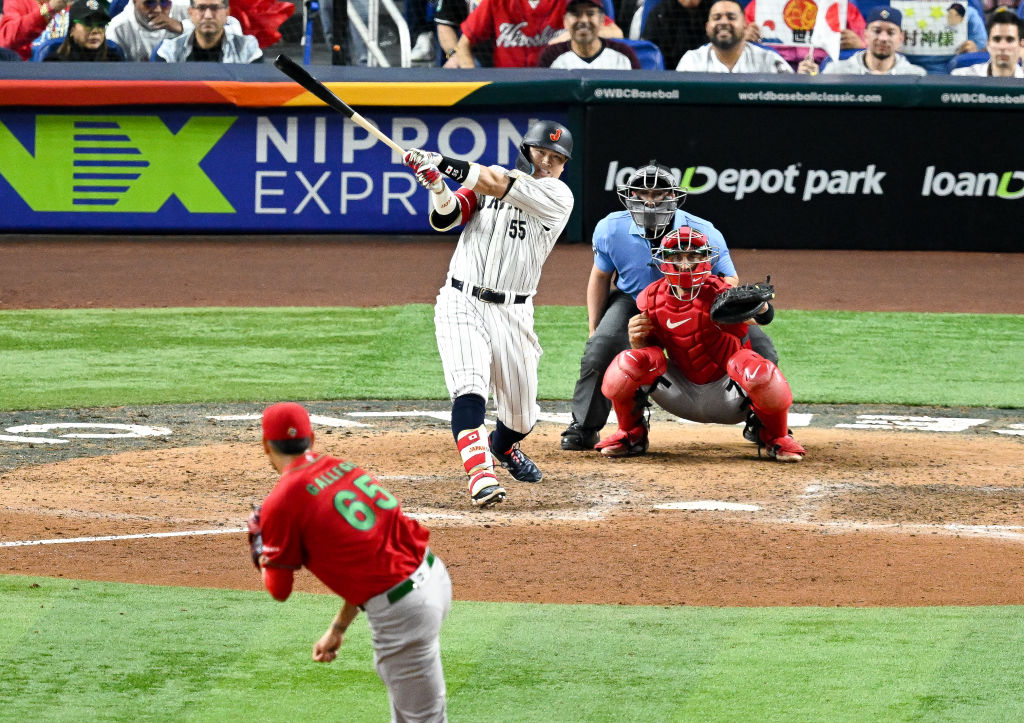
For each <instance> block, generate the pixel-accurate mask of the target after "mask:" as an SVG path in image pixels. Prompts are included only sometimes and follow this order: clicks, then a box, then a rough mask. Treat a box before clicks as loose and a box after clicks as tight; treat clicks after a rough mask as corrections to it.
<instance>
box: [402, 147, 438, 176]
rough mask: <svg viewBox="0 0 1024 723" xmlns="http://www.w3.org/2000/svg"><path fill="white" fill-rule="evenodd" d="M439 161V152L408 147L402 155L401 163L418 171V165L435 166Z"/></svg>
mask: <svg viewBox="0 0 1024 723" xmlns="http://www.w3.org/2000/svg"><path fill="white" fill-rule="evenodd" d="M440 162H441V154H440V153H434V152H432V151H422V150H420V149H419V148H410V149H409V150H407V151H406V152H405V155H404V156H402V163H404V164H405V165H407V166H409V168H411V169H412V170H414V171H418V170H419V169H420V166H436V165H437V164H438V163H440Z"/></svg>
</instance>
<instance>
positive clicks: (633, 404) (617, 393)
mask: <svg viewBox="0 0 1024 723" xmlns="http://www.w3.org/2000/svg"><path fill="white" fill-rule="evenodd" d="M667 369H668V362H666V361H665V354H664V352H662V350H661V349H660V348H658V347H656V346H647V347H644V348H643V349H627V350H626V351H624V352H621V353H620V354H619V355H618V356H616V357H615V358H614V359H612V363H611V364H609V365H608V370H607V371H606V372H605V373H604V381H603V382H602V383H601V393H602V394H604V395H605V396H606V397H608V399H610V400H611V402H612V406H613V407H614V408H615V416H616V417H618V419H619V429H624V430H625V429H632V428H633V427H636V426H637V424H638V423H639V422H640V418H641V417H642V416H643V407H642V406H640V405H638V404H637V401H636V393H637V391H639V389H640V387H644V386H647V385H648V384H653V383H654V381H655V380H656V379H657V378H658V377H660V376H661V375H662V374H664V373H665V371H666V370H667Z"/></svg>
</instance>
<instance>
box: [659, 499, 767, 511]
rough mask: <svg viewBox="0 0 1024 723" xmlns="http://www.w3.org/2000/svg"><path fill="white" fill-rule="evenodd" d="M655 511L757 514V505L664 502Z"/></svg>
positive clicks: (711, 502)
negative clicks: (725, 511) (728, 511)
mask: <svg viewBox="0 0 1024 723" xmlns="http://www.w3.org/2000/svg"><path fill="white" fill-rule="evenodd" d="M654 509H656V510H730V511H737V512H758V511H759V510H760V509H761V508H760V507H758V506H757V505H745V504H742V503H740V502H723V501H721V500H691V501H690V502H666V503H665V504H663V505H655V506H654Z"/></svg>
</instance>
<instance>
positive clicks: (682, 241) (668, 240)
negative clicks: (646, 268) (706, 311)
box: [651, 226, 718, 301]
mask: <svg viewBox="0 0 1024 723" xmlns="http://www.w3.org/2000/svg"><path fill="white" fill-rule="evenodd" d="M651 253H652V255H653V256H654V260H655V261H657V262H658V268H659V269H661V273H663V274H665V278H667V279H668V283H669V284H670V285H671V286H672V293H673V294H675V295H676V297H677V298H679V299H683V300H684V301H692V300H693V299H695V298H697V292H698V291H700V287H701V286H703V285H704V282H705V281H707V278H708V277H709V276H711V265H712V264H713V263H714V261H715V257H717V256H718V254H717V253H716V252H715V249H714V247H713V246H712V245H711V244H710V243H709V242H708V237H707V236H705V235H704V234H703V233H701V232H700V231H698V230H697V229H695V228H690V227H689V226H681V227H679V228H677V229H676V230H674V231H670V232H668V233H667V234H665V237H664V238H662V239H661V243H659V244H658V245H657V246H655V247H654V248H653V249H652V250H651Z"/></svg>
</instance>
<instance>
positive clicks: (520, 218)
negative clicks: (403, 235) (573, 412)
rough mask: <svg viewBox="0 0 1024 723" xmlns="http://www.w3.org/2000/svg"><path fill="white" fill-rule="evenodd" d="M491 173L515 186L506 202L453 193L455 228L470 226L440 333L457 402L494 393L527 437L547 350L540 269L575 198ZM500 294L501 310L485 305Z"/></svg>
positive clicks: (522, 176) (439, 315)
mask: <svg viewBox="0 0 1024 723" xmlns="http://www.w3.org/2000/svg"><path fill="white" fill-rule="evenodd" d="M491 168H492V170H494V171H496V172H498V173H504V174H507V175H508V176H509V177H510V178H511V179H512V182H511V184H510V185H509V188H508V190H507V191H506V193H505V195H504V197H503V198H501V199H498V198H493V197H491V196H484V195H478V194H476V193H474V192H473V191H470V190H469V189H466V188H460V189H459V190H458V191H456V192H455V198H456V199H457V201H458V203H459V210H460V216H459V219H460V220H459V221H456V223H460V222H466V221H467V219H468V223H466V227H465V229H463V231H462V235H461V236H460V237H459V243H458V245H457V246H456V247H455V253H454V254H453V256H452V260H451V264H450V265H449V267H448V276H447V278H446V279H445V284H444V286H443V287H442V288H441V291H440V293H438V295H437V304H436V305H435V307H434V326H435V330H436V334H437V347H438V351H439V352H440V355H441V363H442V365H443V367H444V376H445V383H446V384H447V385H448V393H449V395H450V396H451V398H452V399H453V400H454V399H455V398H456V397H459V396H461V395H464V394H477V395H479V396H481V397H483V398H484V399H487V397H488V395H489V392H490V390H491V389H493V390H494V401H495V403H496V405H497V409H498V419H500V420H501V421H502V423H503V424H504V425H505V426H506V427H509V428H510V429H512V430H515V431H516V432H520V433H522V434H526V433H527V432H529V431H530V430H531V429H532V428H533V425H534V424H535V423H536V422H537V415H538V412H539V408H538V406H537V364H538V362H539V361H540V355H541V348H540V344H539V343H538V341H537V335H536V334H535V333H534V330H533V296H534V294H536V293H537V283H538V282H539V281H540V272H541V267H542V266H543V265H544V261H545V260H546V259H547V257H548V254H549V253H550V252H551V249H552V248H553V247H554V245H555V241H557V240H558V236H559V235H560V234H561V233H562V230H563V229H564V228H565V225H566V223H567V222H568V220H569V214H570V213H571V212H572V207H573V197H572V192H571V191H570V190H569V187H568V186H566V185H565V183H563V182H562V181H560V180H558V179H556V178H539V179H538V178H533V177H532V176H530V175H528V174H526V173H523V172H521V171H506V170H505V169H503V168H500V167H498V166H492V167H491ZM437 221H438V219H437V216H436V212H434V213H431V216H430V222H431V225H432V226H434V228H437V229H438V230H440V231H444V230H447V228H451V226H452V225H455V224H451V225H449V226H448V227H447V228H440V227H439V226H438V225H437ZM456 286H460V287H461V289H458V288H456ZM480 289H483V290H484V291H483V292H480V291H479V290H480ZM497 295H501V296H503V297H504V298H503V300H502V301H501V302H500V303H493V301H492V302H488V301H486V299H488V298H490V299H492V300H493V299H495V298H497ZM480 297H482V298H483V299H484V300H482V299H481V298H480ZM516 302H519V303H516Z"/></svg>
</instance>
